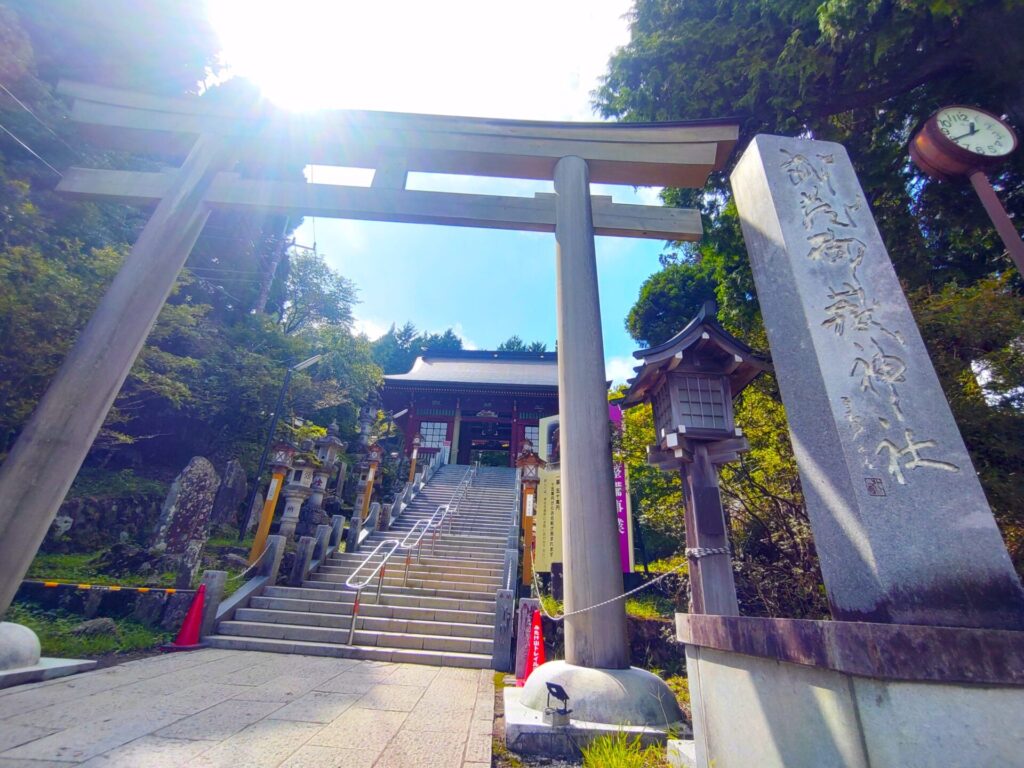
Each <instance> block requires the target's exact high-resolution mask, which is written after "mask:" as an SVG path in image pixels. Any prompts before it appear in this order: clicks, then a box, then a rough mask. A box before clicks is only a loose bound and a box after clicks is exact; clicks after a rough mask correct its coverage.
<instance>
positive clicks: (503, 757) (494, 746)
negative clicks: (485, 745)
mask: <svg viewBox="0 0 1024 768" xmlns="http://www.w3.org/2000/svg"><path fill="white" fill-rule="evenodd" d="M491 757H492V759H493V760H494V765H496V766H498V767H499V768H522V766H523V761H522V760H520V759H519V756H518V755H517V754H516V753H515V752H509V750H508V747H506V746H505V740H504V739H499V738H497V737H494V738H492V739H491Z"/></svg>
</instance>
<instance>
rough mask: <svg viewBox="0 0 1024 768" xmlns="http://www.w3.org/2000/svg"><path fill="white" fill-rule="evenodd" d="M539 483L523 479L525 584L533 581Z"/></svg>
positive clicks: (527, 584)
mask: <svg viewBox="0 0 1024 768" xmlns="http://www.w3.org/2000/svg"><path fill="white" fill-rule="evenodd" d="M536 504H537V483H536V482H530V481H528V480H524V481H523V510H522V513H523V517H522V520H523V586H529V585H530V584H531V583H532V582H533V521H534V519H535V518H536V516H537V509H536Z"/></svg>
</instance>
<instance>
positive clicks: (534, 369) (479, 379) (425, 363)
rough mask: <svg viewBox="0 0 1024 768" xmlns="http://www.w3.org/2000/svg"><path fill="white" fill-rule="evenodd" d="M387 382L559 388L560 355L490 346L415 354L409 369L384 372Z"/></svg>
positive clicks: (397, 383)
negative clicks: (507, 350) (481, 348)
mask: <svg viewBox="0 0 1024 768" xmlns="http://www.w3.org/2000/svg"><path fill="white" fill-rule="evenodd" d="M384 384H385V388H386V387H388V386H389V385H397V386H403V387H404V386H406V385H416V384H427V385H450V386H458V385H465V386H486V387H530V388H544V389H557V388H558V356H557V353H555V352H493V351H487V350H463V351H456V352H435V353H427V354H424V355H421V356H420V357H417V358H416V362H415V363H413V366H412V369H411V370H410V371H409V372H408V373H400V374H390V375H387V376H385V377H384Z"/></svg>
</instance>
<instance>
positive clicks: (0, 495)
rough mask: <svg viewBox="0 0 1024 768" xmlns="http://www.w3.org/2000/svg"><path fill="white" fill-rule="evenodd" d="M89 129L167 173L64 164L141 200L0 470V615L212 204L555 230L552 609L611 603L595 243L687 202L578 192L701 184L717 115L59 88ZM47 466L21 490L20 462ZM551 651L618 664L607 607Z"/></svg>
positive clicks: (682, 225) (671, 213) (617, 624)
mask: <svg viewBox="0 0 1024 768" xmlns="http://www.w3.org/2000/svg"><path fill="white" fill-rule="evenodd" d="M59 91H60V93H62V94H63V95H64V96H67V97H70V99H71V100H72V102H73V106H72V111H71V115H72V119H73V120H75V121H76V122H77V123H79V125H80V126H81V128H82V132H83V133H84V134H85V135H86V137H87V138H90V139H92V140H94V141H96V142H97V143H99V144H101V145H103V146H107V147H111V148H115V149H119V150H122V151H129V152H144V153H147V154H155V155H159V156H163V157H170V158H174V159H177V160H181V159H182V158H183V161H182V162H181V164H180V167H178V168H175V169H171V170H168V171H166V172H136V171H114V170H100V169H87V168H72V169H70V170H69V171H68V172H67V174H66V175H65V177H64V179H63V181H62V182H61V183H60V185H59V187H58V189H59V191H61V192H64V193H67V194H72V195H79V196H84V197H87V198H89V199H93V200H110V201H114V202H120V203H128V204H134V205H143V206H154V210H153V213H152V215H151V217H150V219H149V222H148V223H147V224H146V227H145V229H144V230H143V231H142V234H141V235H140V236H139V239H138V241H137V242H136V243H135V246H134V248H133V249H132V252H131V255H130V256H129V258H128V259H127V261H126V262H125V264H124V266H123V267H122V269H121V271H120V272H119V273H118V275H117V277H116V278H115V280H114V282H113V284H112V285H111V287H110V289H109V290H108V292H107V294H106V295H105V296H104V298H103V300H102V302H101V303H100V305H99V307H98V308H97V310H96V312H95V314H94V315H93V317H92V319H91V320H90V321H89V324H88V325H87V327H86V328H85V330H84V331H83V333H82V335H81V337H80V338H79V340H78V342H77V343H76V345H75V347H74V348H73V349H72V351H71V353H70V354H69V355H68V357H67V359H66V360H65V362H64V364H63V366H62V368H61V369H60V371H59V372H58V374H57V376H56V377H55V379H54V380H53V382H52V383H51V385H50V387H49V389H48V390H47V392H46V394H45V395H44V397H43V399H42V400H41V401H40V403H39V405H38V407H37V408H36V411H35V413H34V414H33V415H32V418H31V420H30V421H29V423H28V424H27V426H26V427H25V430H24V432H23V433H22V435H21V436H20V438H19V440H18V442H17V443H16V445H15V446H14V449H13V450H12V451H11V453H10V455H9V457H8V458H7V460H6V461H5V462H4V464H3V466H2V467H0V612H2V611H3V610H5V609H6V608H7V606H8V605H9V603H10V601H11V599H12V597H13V595H14V592H15V590H16V589H17V587H18V584H19V583H20V581H21V579H22V578H23V576H24V574H25V572H26V571H27V569H28V566H29V564H30V563H31V561H32V559H33V557H34V556H35V553H36V550H37V548H38V546H39V544H40V542H41V541H42V540H43V537H44V536H45V534H46V531H47V529H48V527H49V525H50V523H51V521H52V520H53V517H54V515H55V514H56V512H57V509H58V507H59V505H60V503H61V501H62V500H63V498H64V495H65V494H66V492H67V490H68V488H69V486H70V485H71V482H72V480H73V479H74V477H75V474H76V473H77V471H78V469H79V467H80V466H81V464H82V461H83V460H84V458H85V456H86V453H87V451H88V450H89V447H90V446H91V445H92V442H93V439H94V438H95V436H96V434H97V432H98V430H99V428H100V426H101V424H102V422H103V420H104V418H105V416H106V414H107V411H108V410H109V408H110V406H111V404H112V403H113V401H114V398H115V396H116V395H117V393H118V391H119V390H120V388H121V385H122V384H123V382H124V380H125V377H126V376H127V375H128V372H129V370H130V368H131V366H132V363H133V362H134V361H135V358H136V355H137V354H138V352H139V350H140V348H141V347H142V345H143V343H144V342H145V339H146V336H147V334H148V333H149V331H150V329H151V328H152V326H153V323H154V322H155V320H156V318H157V315H158V314H159V312H160V309H161V307H162V306H163V304H164V301H165V300H166V298H167V296H168V294H169V292H170V290H171V288H172V286H173V284H174V281H175V279H176V278H177V276H178V273H179V272H180V271H181V268H182V266H183V265H184V264H185V260H186V258H187V257H188V255H189V253H190V251H191V250H192V247H193V245H194V243H195V242H196V240H197V238H198V237H199V234H200V232H201V230H202V228H203V225H204V223H205V221H206V219H207V217H208V216H209V214H210V212H211V211H212V210H214V209H227V210H243V211H244V210H250V211H253V210H255V211H265V212H268V213H269V212H274V213H286V214H288V215H290V216H296V217H298V216H321V217H338V218H352V219H367V220H377V221H396V222H415V223H427V224H446V225H453V226H469V227H489V228H498V229H510V230H529V231H539V232H553V233H554V234H555V239H556V242H557V249H556V262H557V270H556V274H557V315H558V351H559V408H560V414H561V430H562V463H561V472H562V498H563V515H564V531H565V536H564V561H565V584H566V590H565V600H566V609H567V610H568V611H573V610H575V609H580V608H587V607H590V606H593V605H596V604H598V603H602V602H603V601H606V600H609V599H610V598H614V597H616V596H618V595H621V593H622V579H621V574H620V572H619V569H618V568H617V567H612V566H613V564H615V563H617V562H618V543H617V533H616V527H615V519H616V518H615V512H614V509H613V500H614V497H613V493H612V487H613V480H612V473H611V465H610V463H609V461H608V445H609V434H608V420H607V404H606V384H605V371H604V349H603V343H602V336H601V322H600V308H599V301H598V290H597V268H596V264H595V256H594V235H595V234H598V235H617V236H622V237H641V238H653V239H659V240H696V239H698V238H699V237H700V234H701V223H700V216H699V213H698V212H697V211H695V210H686V209H675V208H664V207H656V206H643V205H622V204H617V203H614V202H612V200H611V198H608V197H592V196H591V195H590V187H589V185H590V183H591V182H604V183H609V184H629V185H658V186H661V185H664V186H676V187H702V186H703V185H704V183H705V181H706V179H707V177H708V175H709V174H710V173H711V172H712V171H715V170H720V169H721V168H722V167H723V166H724V163H725V160H726V159H727V157H728V155H729V153H730V152H731V150H732V148H733V146H734V144H735V142H736V139H737V135H738V130H737V127H736V126H735V125H733V124H731V123H725V122H719V121H707V122H687V123H660V124H637V123H633V124H606V123H596V124H594V123H575V124H574V123H547V122H524V121H510V120H489V119H473V118H459V117H441V116H433V115H410V114H395V113H370V112H333V113H323V114H319V115H313V116H308V115H307V116H294V115H287V114H283V113H278V112H263V113H257V112H254V113H252V114H249V115H245V114H240V110H237V109H233V110H227V109H224V108H218V107H215V106H210V105H209V104H207V103H206V102H205V101H203V100H202V99H168V98H161V97H155V96H149V95H145V94H138V93H128V92H123V91H117V90H111V89H107V88H101V87H96V86H91V85H85V84H79V83H62V84H61V86H60V88H59ZM271 153H273V154H274V155H275V156H279V157H282V158H283V159H287V160H289V161H291V162H293V163H301V164H303V165H306V164H316V165H342V166H355V167H364V168H372V169H374V170H375V175H374V178H373V183H372V185H371V186H370V187H369V188H354V187H342V186H330V185H323V184H309V183H303V182H290V181H269V180H263V179H253V178H246V177H244V176H243V175H239V174H237V173H233V172H232V168H233V167H234V165H235V163H236V162H237V161H238V160H244V159H247V158H250V159H252V158H259V157H261V156H262V157H265V156H268V155H270V154H271ZM410 171H422V172H432V173H455V174H466V175H474V176H501V177H511V178H525V179H551V180H553V182H554V188H555V193H554V194H537V195H535V196H534V197H532V198H521V197H500V196H494V195H475V194H453V193H440V192H418V191H411V190H407V189H405V182H406V176H407V174H408V173H409V172H410ZM43 463H45V464H46V465H47V466H49V467H51V468H52V473H51V474H50V476H49V478H48V481H47V482H46V483H44V484H38V483H36V482H35V480H34V478H35V476H36V473H35V472H34V471H32V470H33V468H35V467H37V466H39V465H40V464H43ZM565 634H566V659H567V661H568V662H569V663H570V664H574V665H580V666H584V667H590V668H606V669H624V668H627V667H628V666H629V653H628V647H627V641H626V629H625V612H624V608H623V604H622V602H621V601H619V602H615V603H612V604H610V605H605V606H603V607H601V608H599V609H597V610H594V611H589V612H587V613H583V614H579V615H576V616H573V617H571V618H570V619H569V620H568V621H567V622H566V633H565Z"/></svg>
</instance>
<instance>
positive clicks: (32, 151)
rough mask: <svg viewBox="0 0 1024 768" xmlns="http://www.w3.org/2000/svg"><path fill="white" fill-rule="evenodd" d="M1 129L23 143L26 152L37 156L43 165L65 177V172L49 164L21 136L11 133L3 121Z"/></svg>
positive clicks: (0, 124)
mask: <svg viewBox="0 0 1024 768" xmlns="http://www.w3.org/2000/svg"><path fill="white" fill-rule="evenodd" d="M0 131H3V132H4V133H6V134H7V135H8V136H10V137H11V138H12V139H14V140H15V141H16V142H18V144H20V145H21V146H22V147H24V149H25V151H26V152H28V153H29V154H30V155H32V157H34V158H35V159H36V160H38V161H39V162H40V163H42V164H43V165H45V166H46V167H47V168H49V169H50V170H51V171H53V172H54V173H56V174H57V175H58V176H60V177H61V178H62V179H63V178H64V174H63V173H61V172H60V171H58V170H57V169H56V168H54V167H53V166H52V165H50V164H49V163H48V162H46V160H44V159H43V156H42V155H40V154H39V153H38V152H36V151H35V150H34V149H32V147H30V146H29V145H28V144H26V143H25V142H24V141H22V140H21V139H19V138H18V137H17V136H15V135H14V134H13V133H11V132H10V131H9V130H7V128H6V126H4V125H3V123H0Z"/></svg>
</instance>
